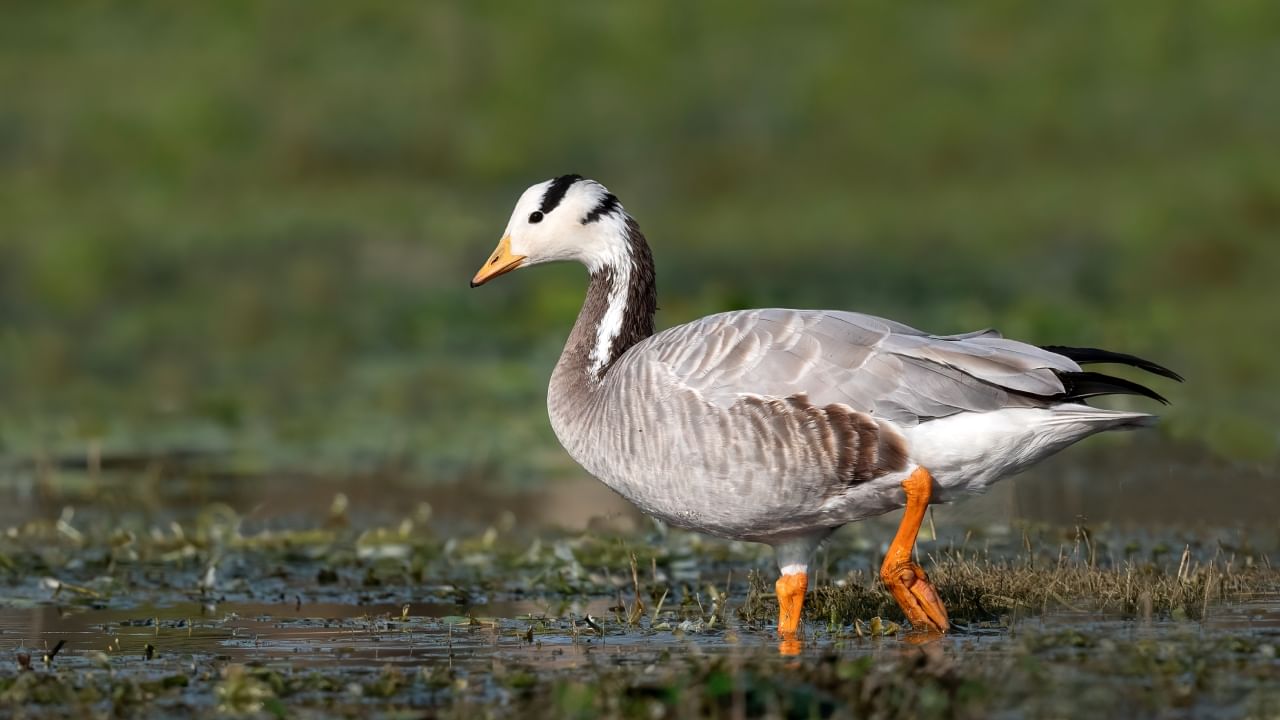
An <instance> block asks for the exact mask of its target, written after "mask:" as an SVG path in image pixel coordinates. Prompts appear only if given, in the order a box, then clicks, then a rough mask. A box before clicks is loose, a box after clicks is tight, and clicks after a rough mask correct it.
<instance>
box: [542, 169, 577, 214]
mask: <svg viewBox="0 0 1280 720" xmlns="http://www.w3.org/2000/svg"><path fill="white" fill-rule="evenodd" d="M581 179H582V176H581V175H561V176H560V177H558V178H556V179H555V180H552V181H551V185H549V186H548V187H547V192H546V194H544V195H543V196H542V205H541V206H540V207H539V208H538V209H539V210H541V211H542V214H543V215H546V214H547V213H549V212H551V211H552V210H555V209H556V207H557V206H558V205H559V204H560V201H561V200H564V195H565V193H567V192H569V187H570V186H572V185H573V184H574V183H576V182H578V181H579V180H581Z"/></svg>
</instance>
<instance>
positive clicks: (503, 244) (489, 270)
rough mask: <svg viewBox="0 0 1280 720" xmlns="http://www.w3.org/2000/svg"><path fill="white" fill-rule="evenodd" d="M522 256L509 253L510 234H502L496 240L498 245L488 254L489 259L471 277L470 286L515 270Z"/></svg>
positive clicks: (522, 259)
mask: <svg viewBox="0 0 1280 720" xmlns="http://www.w3.org/2000/svg"><path fill="white" fill-rule="evenodd" d="M524 257H525V256H524V255H512V254H511V236H510V235H503V236H502V239H501V240H499V241H498V247H497V248H495V249H494V251H493V254H492V255H490V256H489V260H488V261H487V262H485V264H484V265H482V266H481V267H480V271H479V272H477V273H476V276H475V277H473V278H471V287H480V286H481V285H483V284H485V283H487V282H489V281H490V280H492V279H494V278H496V277H498V276H499V275H505V274H506V273H509V272H511V271H512V270H515V269H516V268H518V267H520V264H521V263H523V262H524Z"/></svg>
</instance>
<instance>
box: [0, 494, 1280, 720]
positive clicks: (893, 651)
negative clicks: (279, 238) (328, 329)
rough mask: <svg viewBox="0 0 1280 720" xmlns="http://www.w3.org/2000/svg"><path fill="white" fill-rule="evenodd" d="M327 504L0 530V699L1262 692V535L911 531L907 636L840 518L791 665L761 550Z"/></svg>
mask: <svg viewBox="0 0 1280 720" xmlns="http://www.w3.org/2000/svg"><path fill="white" fill-rule="evenodd" d="M330 510H331V512H328V513H321V514H320V515H319V516H317V517H316V518H315V519H314V521H313V522H301V523H296V524H278V523H277V524H273V525H272V526H270V527H264V526H262V525H261V524H257V525H255V523H254V522H253V520H252V519H251V518H249V517H246V516H244V515H242V514H240V513H237V512H236V511H235V510H233V509H232V508H231V507H230V506H229V505H225V504H221V503H211V504H209V505H207V506H204V507H200V508H198V509H196V510H194V511H192V512H189V513H185V514H179V515H174V516H173V517H170V518H168V519H164V520H160V521H156V520H155V519H154V518H153V517H151V516H149V515H148V514H146V513H142V514H137V515H119V514H115V513H112V514H111V516H110V517H107V516H105V515H103V514H102V513H101V512H99V511H95V510H92V509H88V508H86V509H78V510H75V511H71V510H66V511H63V512H60V513H58V514H57V515H56V517H52V518H37V519H32V520H28V521H27V522H24V523H22V524H20V525H16V526H14V527H11V528H8V529H7V530H5V531H4V532H3V533H0V557H2V558H3V561H2V562H0V578H3V582H4V590H3V595H0V631H3V632H0V659H4V657H5V654H6V653H8V657H9V658H11V660H8V661H6V662H3V663H0V707H5V708H11V709H18V708H24V709H27V710H28V711H29V709H30V708H48V709H49V710H50V711H51V712H54V713H55V714H102V713H106V712H110V713H114V714H116V715H123V716H143V715H145V716H147V717H156V716H166V715H172V716H181V715H183V714H185V713H189V712H191V711H194V710H217V711H219V712H222V713H225V714H229V715H251V716H263V715H265V716H292V715H293V714H295V713H299V712H304V711H305V712H317V713H320V714H337V715H343V714H348V715H351V714H358V715H362V714H367V713H369V712H373V711H376V712H378V713H382V714H385V715H388V716H395V715H396V713H397V712H399V711H401V710H404V711H408V712H411V713H413V712H420V711H423V710H427V709H429V711H430V712H431V713H434V714H436V715H438V716H441V717H474V716H477V715H481V716H493V717H520V716H533V715H540V714H541V715H548V714H549V715H554V716H561V717H617V718H632V717H645V718H649V717H716V716H734V715H738V714H741V715H742V716H745V717H797V716H799V717H811V716H816V717H827V716H843V715H847V714H849V713H855V714H858V715H865V716H872V717H902V716H911V717H959V718H964V717H985V716H986V715H987V714H989V713H990V712H992V711H993V710H998V709H1000V708H1010V707H1028V708H1035V709H1038V710H1037V712H1039V713H1040V714H1050V715H1054V714H1077V713H1080V712H1107V711H1109V710H1111V709H1112V708H1113V706H1114V707H1123V708H1127V709H1128V711H1131V712H1132V713H1136V714H1139V715H1141V714H1152V713H1157V714H1158V713H1159V712H1160V711H1161V710H1162V709H1165V708H1171V707H1179V708H1185V707H1225V706H1229V707H1234V708H1242V713H1243V714H1245V715H1248V714H1250V713H1252V714H1254V715H1259V714H1261V715H1265V713H1266V711H1267V709H1268V708H1272V707H1275V706H1276V705H1275V703H1276V702H1277V699H1276V697H1275V695H1274V691H1273V690H1272V689H1271V688H1272V687H1273V684H1272V683H1270V682H1269V678H1271V677H1273V676H1274V675H1275V673H1276V672H1277V670H1280V661H1278V660H1277V657H1276V654H1277V652H1276V651H1277V647H1278V646H1280V604H1278V603H1280V572H1278V571H1276V570H1275V569H1274V568H1273V567H1272V565H1271V562H1270V556H1269V555H1268V554H1267V553H1268V551H1269V549H1270V548H1272V547H1273V545H1272V544H1273V543H1274V539H1273V538H1271V537H1270V536H1268V535H1266V534H1265V533H1262V534H1258V535H1256V537H1254V538H1250V537H1248V536H1242V535H1240V534H1238V533H1237V534H1234V535H1224V534H1221V533H1219V534H1217V535H1214V536H1205V535H1201V534H1197V533H1184V532H1173V531H1170V532H1167V533H1164V534H1155V535H1152V534H1149V533H1143V534H1136V535H1126V534H1124V533H1121V532H1119V531H1115V530H1107V529H1101V530H1089V529H1085V528H1070V529H1065V530H1060V529H1056V528H1049V527H1031V526H1028V527H1025V528H1023V532H1022V533H1021V534H1019V533H1007V532H999V531H997V532H993V533H988V534H987V535H985V536H982V537H976V536H967V537H955V538H947V537H943V538H940V539H937V540H933V541H926V542H924V543H922V545H921V552H922V562H923V564H924V566H925V568H926V569H927V570H928V572H929V573H930V575H931V576H932V578H933V579H934V581H935V582H936V584H937V586H938V589H939V592H940V593H942V595H943V597H944V599H945V600H946V601H947V602H948V603H949V605H950V606H951V607H952V608H954V610H953V618H954V619H955V620H956V621H957V623H956V625H957V632H955V633H954V634H952V635H950V636H948V637H947V638H946V639H944V640H942V641H940V642H938V643H934V644H931V645H926V646H923V647H917V646H916V645H915V644H913V642H912V638H913V636H912V635H911V633H910V630H909V628H908V627H906V626H904V625H903V624H902V623H903V621H902V618H901V617H900V616H899V615H898V614H897V613H896V609H895V606H894V604H893V603H892V601H891V599H890V598H889V596H888V594H887V593H886V592H885V591H884V590H883V589H882V588H881V587H880V585H879V583H878V582H877V581H876V576H875V573H874V570H873V568H875V567H877V565H878V562H879V557H878V552H879V549H878V547H877V546H876V545H874V544H873V543H871V542H869V541H868V539H867V538H868V537H874V536H876V531H875V529H874V528H870V529H868V530H867V531H866V532H863V530H862V529H858V528H855V529H854V531H853V532H849V533H842V534H841V535H838V536H837V537H836V538H835V540H834V541H833V543H832V544H831V545H830V546H829V547H828V548H827V550H826V551H825V553H823V556H822V557H823V562H822V563H821V566H820V568H821V569H820V574H819V576H818V577H817V581H816V582H815V583H814V586H813V588H812V590H811V593H812V595H811V600H810V603H809V605H808V612H807V615H806V621H807V622H806V626H805V633H806V634H805V646H804V650H803V653H802V655H801V656H800V657H799V658H797V659H795V660H784V659H782V658H780V657H778V655H777V646H776V640H775V638H774V637H773V631H772V626H771V622H772V618H773V617H774V616H775V608H773V607H772V606H771V603H773V602H774V599H773V593H772V592H770V590H771V588H769V587H768V584H767V580H766V579H765V574H766V573H762V571H766V572H767V571H770V570H771V568H770V563H771V562H772V561H771V559H770V558H769V557H768V556H767V554H765V553H764V552H763V551H762V550H761V549H760V548H758V547H756V546H753V545H749V544H739V543H725V542H720V541H715V540H708V539H706V538H703V537H700V536H695V535H689V534H685V533H678V532H659V531H657V530H650V531H645V532H637V533H606V532H593V533H582V532H566V531H554V530H549V529H546V528H525V527H521V526H520V525H519V524H517V523H515V522H513V520H512V518H510V517H509V516H506V515H499V517H497V518H496V519H495V520H494V522H492V523H489V524H482V525H480V526H476V527H467V526H465V525H451V524H449V523H447V522H446V521H444V520H442V519H441V518H439V517H437V516H435V515H434V514H433V513H431V512H430V511H429V510H428V509H426V508H423V507H414V508H412V509H410V510H409V511H408V512H407V513H406V514H405V516H403V517H385V518H382V519H380V520H377V521H372V520H370V519H369V518H366V517H363V516H362V515H360V514H359V512H357V509H353V508H352V507H351V506H350V505H349V504H348V503H345V502H343V501H342V500H341V499H339V500H337V501H335V502H334V503H331V506H330ZM1224 537H1231V538H1232V540H1231V544H1230V545H1227V544H1225V542H1224V541H1223V540H1222V538H1224ZM1179 547H1180V548H1181V550H1178V549H1177V548H1179ZM974 659H980V661H978V662H974V661H973V660H974Z"/></svg>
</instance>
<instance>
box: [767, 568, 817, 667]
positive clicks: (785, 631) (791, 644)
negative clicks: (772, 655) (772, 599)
mask: <svg viewBox="0 0 1280 720" xmlns="http://www.w3.org/2000/svg"><path fill="white" fill-rule="evenodd" d="M773 587H774V590H775V591H776V592H777V594H778V636H779V637H781V638H782V644H781V645H779V650H780V651H781V652H782V654H783V655H795V654H797V653H798V652H799V651H800V642H799V641H798V640H797V639H796V631H797V630H798V629H799V628H800V612H801V610H802V609H803V608H804V593H805V590H807V589H808V587H809V573H808V572H807V571H806V572H798V573H793V574H791V575H783V576H782V577H780V578H778V582H777V583H776V584H775V585H774V586H773Z"/></svg>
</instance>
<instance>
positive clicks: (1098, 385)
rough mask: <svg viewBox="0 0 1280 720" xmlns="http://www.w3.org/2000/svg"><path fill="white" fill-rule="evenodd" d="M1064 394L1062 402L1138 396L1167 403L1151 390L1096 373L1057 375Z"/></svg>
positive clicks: (1132, 382)
mask: <svg viewBox="0 0 1280 720" xmlns="http://www.w3.org/2000/svg"><path fill="white" fill-rule="evenodd" d="M1058 377H1059V378H1061V379H1062V386H1063V388H1065V390H1066V392H1065V393H1063V396H1062V399H1063V400H1084V399H1086V398H1091V397H1096V396H1098V395H1140V396H1142V397H1145V398H1150V399H1152V400H1155V401H1156V402H1158V403H1161V404H1163V405H1168V404H1169V401H1168V400H1166V399H1165V397H1164V396H1163V395H1161V394H1160V393H1158V392H1156V391H1155V390H1152V389H1151V388H1149V387H1147V386H1145V385H1140V384H1138V383H1136V382H1134V381H1132V380H1126V379H1124V378H1119V377H1114V376H1112V375H1104V374H1102V373H1096V372H1088V371H1085V372H1064V373H1058Z"/></svg>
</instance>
